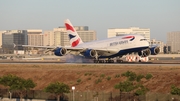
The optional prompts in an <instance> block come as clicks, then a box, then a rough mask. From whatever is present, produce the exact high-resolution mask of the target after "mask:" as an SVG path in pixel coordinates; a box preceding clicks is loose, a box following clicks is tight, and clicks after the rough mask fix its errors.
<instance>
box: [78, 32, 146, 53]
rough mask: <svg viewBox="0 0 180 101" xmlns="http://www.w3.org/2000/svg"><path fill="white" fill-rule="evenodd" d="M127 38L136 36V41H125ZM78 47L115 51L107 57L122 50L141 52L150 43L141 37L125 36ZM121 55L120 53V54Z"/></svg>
mask: <svg viewBox="0 0 180 101" xmlns="http://www.w3.org/2000/svg"><path fill="white" fill-rule="evenodd" d="M126 36H134V39H133V40H131V39H132V38H126V39H123V38H124V37H126ZM76 47H83V48H87V49H97V50H98V49H106V50H107V51H108V50H114V51H113V52H111V54H104V55H105V56H110V55H113V54H118V53H119V52H120V51H121V50H124V51H126V50H127V51H129V50H131V51H132V50H133V49H135V51H140V50H142V49H144V48H147V47H149V43H148V41H147V40H146V39H145V38H144V37H143V36H140V35H125V36H117V37H113V38H108V39H105V40H97V41H92V42H87V43H82V44H80V45H78V46H76ZM119 54H120V53H119Z"/></svg>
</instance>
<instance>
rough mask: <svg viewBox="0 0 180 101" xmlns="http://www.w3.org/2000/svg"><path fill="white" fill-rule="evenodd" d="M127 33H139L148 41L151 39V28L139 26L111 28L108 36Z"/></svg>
mask: <svg viewBox="0 0 180 101" xmlns="http://www.w3.org/2000/svg"><path fill="white" fill-rule="evenodd" d="M125 34H139V35H142V36H144V37H145V38H146V39H147V40H148V41H150V29H149V28H139V27H130V28H126V29H123V28H110V29H108V38H110V37H115V36H121V35H125Z"/></svg>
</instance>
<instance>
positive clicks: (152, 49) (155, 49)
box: [150, 46, 160, 55]
mask: <svg viewBox="0 0 180 101" xmlns="http://www.w3.org/2000/svg"><path fill="white" fill-rule="evenodd" d="M150 50H151V55H157V54H159V52H160V48H159V47H157V46H156V47H151V48H150Z"/></svg>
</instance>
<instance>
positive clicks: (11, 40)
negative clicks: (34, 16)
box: [2, 30, 28, 53]
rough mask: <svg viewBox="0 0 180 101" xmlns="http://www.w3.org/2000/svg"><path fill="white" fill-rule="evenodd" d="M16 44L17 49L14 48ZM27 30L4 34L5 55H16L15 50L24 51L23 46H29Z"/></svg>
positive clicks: (11, 31) (3, 47)
mask: <svg viewBox="0 0 180 101" xmlns="http://www.w3.org/2000/svg"><path fill="white" fill-rule="evenodd" d="M14 44H15V45H17V47H14ZM27 44H28V37H27V30H7V31H5V32H4V33H2V49H3V51H4V52H5V53H14V50H15V49H16V50H23V47H22V46H19V45H27Z"/></svg>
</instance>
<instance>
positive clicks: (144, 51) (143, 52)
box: [138, 49, 151, 57]
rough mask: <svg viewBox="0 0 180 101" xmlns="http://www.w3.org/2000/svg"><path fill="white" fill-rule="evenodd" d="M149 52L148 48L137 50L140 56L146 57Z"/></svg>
mask: <svg viewBox="0 0 180 101" xmlns="http://www.w3.org/2000/svg"><path fill="white" fill-rule="evenodd" d="M150 54H151V51H150V49H146V50H143V51H140V52H138V55H139V56H141V57H147V56H149V55H150Z"/></svg>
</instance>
